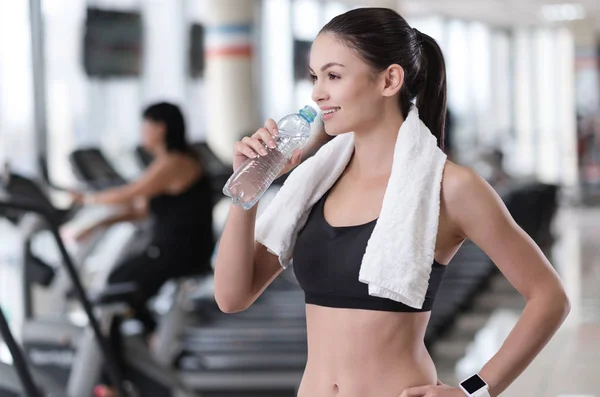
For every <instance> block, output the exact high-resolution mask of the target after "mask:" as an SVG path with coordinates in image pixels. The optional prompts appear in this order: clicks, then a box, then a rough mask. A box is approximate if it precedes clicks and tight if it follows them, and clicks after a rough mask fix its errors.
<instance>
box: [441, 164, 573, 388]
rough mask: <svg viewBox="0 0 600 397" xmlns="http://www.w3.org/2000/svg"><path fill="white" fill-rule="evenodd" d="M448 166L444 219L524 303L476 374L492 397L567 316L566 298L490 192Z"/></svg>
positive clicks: (546, 264)
mask: <svg viewBox="0 0 600 397" xmlns="http://www.w3.org/2000/svg"><path fill="white" fill-rule="evenodd" d="M450 168H451V169H450V171H451V173H452V174H449V175H448V176H450V177H451V179H449V180H448V183H447V186H445V196H446V197H445V198H444V200H445V201H446V205H447V208H448V213H449V216H450V217H451V219H452V220H453V221H454V223H455V224H456V225H457V226H458V228H459V230H461V231H462V234H463V236H464V237H465V238H468V239H471V241H473V242H474V243H475V244H476V245H477V246H479V247H480V248H481V249H482V250H483V251H484V252H485V253H486V254H487V255H488V256H489V257H490V259H491V260H492V261H493V262H494V263H495V264H496V266H497V267H498V268H499V269H500V271H501V272H502V273H503V274H504V276H505V277H506V279H507V280H508V281H509V282H510V283H511V284H512V285H513V286H514V287H515V288H516V289H517V291H518V292H519V293H520V294H521V295H522V296H523V297H524V298H525V299H526V301H527V303H526V306H525V309H524V310H523V312H522V314H521V316H520V318H519V321H518V322H517V324H516V325H515V327H514V328H513V330H512V332H511V333H510V334H509V336H508V337H507V338H506V340H505V341H504V343H503V345H502V347H501V348H500V350H499V351H498V352H497V353H496V355H494V356H493V357H492V358H491V359H490V360H489V361H488V362H487V363H486V364H485V365H484V367H483V368H482V369H481V371H480V373H479V374H480V376H481V377H482V378H483V379H484V380H485V381H486V382H487V383H488V384H489V386H490V395H492V396H497V395H499V394H500V393H502V392H503V391H504V390H505V389H506V388H507V387H508V386H509V385H510V384H511V383H512V382H513V381H514V380H515V379H516V378H517V377H518V376H519V375H520V374H521V373H522V372H523V371H524V370H525V368H527V366H529V364H530V363H531V362H532V361H533V359H534V358H535V357H536V356H537V354H538V353H539V352H540V351H541V350H542V349H543V348H544V346H545V345H546V344H547V343H548V341H549V340H550V339H551V338H552V336H553V335H554V333H555V332H556V331H557V330H558V328H559V327H560V325H561V324H562V323H563V321H564V320H565V318H566V317H567V314H568V313H569V310H570V304H569V299H568V298H567V294H566V292H565V290H564V287H563V284H562V282H561V280H560V278H559V276H558V274H557V273H556V271H555V270H554V268H553V267H552V265H551V264H550V263H549V261H548V259H546V257H545V256H544V254H543V253H542V251H541V250H540V248H539V247H538V246H537V245H536V244H535V242H534V241H533V240H532V239H531V238H530V237H529V235H527V234H526V233H525V232H524V231H523V230H522V229H521V227H519V225H517V223H516V222H515V221H514V219H513V218H512V216H511V215H510V213H509V212H508V210H507V208H506V206H505V205H504V202H503V201H502V200H501V199H500V197H499V196H498V194H497V193H496V191H494V190H493V189H492V187H491V186H490V185H489V184H488V183H487V182H486V181H485V180H484V179H483V178H481V177H480V176H479V175H477V174H476V173H475V172H473V171H472V170H470V169H468V168H464V167H460V166H456V165H452V166H451V167H450Z"/></svg>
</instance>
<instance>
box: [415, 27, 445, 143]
mask: <svg viewBox="0 0 600 397" xmlns="http://www.w3.org/2000/svg"><path fill="white" fill-rule="evenodd" d="M419 34H420V35H421V37H422V40H421V42H422V44H421V45H422V52H421V57H422V62H421V68H422V69H424V70H423V71H422V73H423V84H422V85H421V89H420V90H419V91H418V92H417V108H418V109H419V118H420V119H421V120H422V121H423V123H425V125H426V126H427V128H429V130H430V131H431V133H432V134H433V135H435V137H436V138H437V141H438V147H439V148H440V149H442V150H444V132H445V129H446V106H447V105H446V65H445V62H444V55H443V54H442V50H441V48H440V46H439V45H438V43H437V42H436V41H435V40H434V39H433V38H432V37H431V36H428V35H426V34H423V33H420V32H419Z"/></svg>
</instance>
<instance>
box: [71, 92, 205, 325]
mask: <svg viewBox="0 0 600 397" xmlns="http://www.w3.org/2000/svg"><path fill="white" fill-rule="evenodd" d="M143 118H144V122H143V127H142V137H143V147H144V149H145V150H147V151H148V152H150V153H151V154H152V155H153V156H154V161H153V162H152V163H151V164H150V166H149V167H148V169H147V170H146V171H145V172H144V174H143V175H141V177H140V178H139V179H137V180H136V181H134V182H131V183H129V184H127V185H125V186H120V187H116V188H112V189H108V190H105V191H101V192H97V193H92V194H87V193H86V194H83V193H75V194H74V199H75V201H77V202H82V203H85V204H91V205H94V204H115V205H122V206H123V207H124V211H123V212H121V213H120V214H119V215H116V216H114V217H111V218H109V219H106V220H103V221H101V222H100V223H98V224H95V225H93V226H91V227H90V228H88V229H86V230H84V231H83V232H82V233H80V234H79V236H78V239H79V240H81V239H83V238H85V237H86V236H88V235H90V234H92V233H93V232H95V231H97V230H98V229H101V228H106V227H108V226H110V225H113V224H115V223H118V222H123V221H134V220H140V219H143V218H146V217H151V218H152V220H153V227H152V234H153V235H152V240H151V243H150V245H149V246H148V247H147V248H146V249H145V250H144V251H143V252H142V253H140V254H138V255H136V256H133V257H128V258H126V259H124V261H123V262H122V263H120V264H117V265H116V266H115V267H114V269H113V270H112V272H111V274H110V275H109V277H108V283H109V284H116V283H124V282H135V283H137V285H138V286H139V290H140V296H139V299H137V300H136V301H135V302H131V304H132V306H133V307H132V309H133V310H134V316H135V317H136V318H137V319H138V320H139V321H140V322H141V323H142V324H143V326H144V331H145V333H146V334H150V333H152V331H153V330H154V329H155V327H156V323H155V321H154V319H153V317H152V315H151V314H150V312H149V311H148V309H147V307H146V304H147V302H148V300H149V299H150V298H152V297H153V296H154V295H155V294H156V293H157V292H158V291H159V289H160V288H161V286H162V285H163V284H164V283H165V282H166V281H168V280H170V279H173V278H176V277H180V276H184V275H187V274H191V273H193V274H203V273H209V272H211V271H212V268H211V266H210V257H211V254H212V251H213V247H214V236H213V228H212V225H213V218H212V207H213V206H212V199H211V192H210V186H209V180H208V177H207V175H206V174H205V172H204V169H203V167H202V164H201V162H200V160H199V159H198V157H197V156H196V154H195V153H194V152H193V151H192V149H191V148H190V146H189V144H188V142H187V140H186V134H185V122H184V119H183V115H182V113H181V111H180V110H179V108H178V107H177V106H175V105H173V104H170V103H157V104H154V105H151V106H149V107H148V108H146V109H145V111H144V113H143Z"/></svg>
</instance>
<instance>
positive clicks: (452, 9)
mask: <svg viewBox="0 0 600 397" xmlns="http://www.w3.org/2000/svg"><path fill="white" fill-rule="evenodd" d="M346 1H347V2H349V3H353V4H360V5H374V6H384V7H393V8H396V9H398V10H400V12H402V13H403V14H404V15H407V16H408V15H410V16H418V15H431V14H439V15H444V16H449V17H456V18H461V19H468V20H478V21H484V22H487V23H490V24H493V25H499V26H514V25H522V26H532V25H536V26H539V25H552V24H556V23H557V22H554V23H551V22H549V21H548V20H546V19H544V17H543V16H542V6H544V5H549V4H550V5H551V4H554V5H556V4H564V3H572V4H579V5H581V6H583V9H585V14H586V18H587V19H588V21H590V22H592V23H594V24H595V26H596V29H597V30H598V31H600V0H579V1H573V2H570V1H569V0H564V1H559V0H346Z"/></svg>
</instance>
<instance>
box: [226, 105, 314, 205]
mask: <svg viewBox="0 0 600 397" xmlns="http://www.w3.org/2000/svg"><path fill="white" fill-rule="evenodd" d="M316 116H317V111H316V110H315V109H314V108H312V107H310V106H305V107H304V108H303V109H301V110H300V111H299V112H298V113H294V114H290V115H288V116H285V117H284V118H282V119H281V120H280V121H279V122H278V123H277V129H278V131H279V134H278V136H276V137H275V143H276V144H277V146H276V147H275V148H273V149H271V148H269V147H268V146H267V145H265V149H266V150H267V155H266V156H260V157H256V158H253V159H251V158H249V159H248V160H246V161H245V162H244V164H242V165H241V166H240V167H239V168H238V169H237V170H236V171H235V172H234V173H233V175H231V177H230V178H229V180H228V181H227V183H226V184H225V186H224V187H223V193H224V194H225V195H226V196H229V197H231V199H232V200H233V204H234V205H239V206H241V207H242V208H244V209H246V210H248V209H250V208H252V207H254V205H255V204H256V203H257V202H258V200H260V198H261V197H262V195H263V194H264V193H265V192H266V190H267V189H268V188H269V186H271V184H272V183H273V181H274V180H275V178H277V175H279V173H280V172H281V170H282V169H283V168H284V167H285V165H286V164H287V162H288V161H289V160H290V159H291V157H292V155H293V154H294V151H296V150H297V149H299V148H301V147H302V146H304V144H306V142H307V141H308V138H309V137H310V123H312V122H313V121H314V120H315V117H316Z"/></svg>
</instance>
